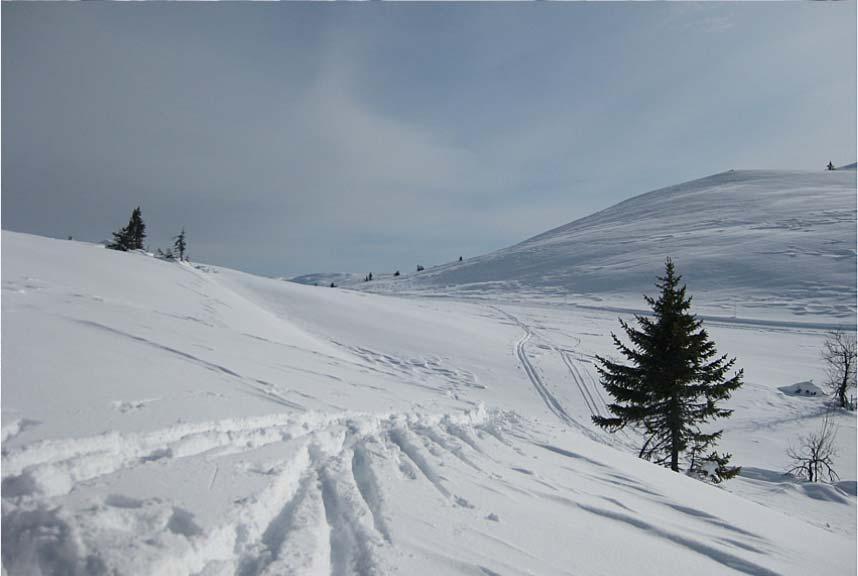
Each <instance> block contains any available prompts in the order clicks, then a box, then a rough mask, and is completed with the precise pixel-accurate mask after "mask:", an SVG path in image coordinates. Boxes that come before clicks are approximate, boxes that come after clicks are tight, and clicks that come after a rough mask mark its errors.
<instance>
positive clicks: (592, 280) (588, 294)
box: [357, 168, 856, 324]
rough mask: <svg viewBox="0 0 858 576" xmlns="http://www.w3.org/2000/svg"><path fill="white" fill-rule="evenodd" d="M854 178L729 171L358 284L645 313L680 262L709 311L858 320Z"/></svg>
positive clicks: (848, 172)
mask: <svg viewBox="0 0 858 576" xmlns="http://www.w3.org/2000/svg"><path fill="white" fill-rule="evenodd" d="M855 222H856V172H855V170H854V168H853V169H845V170H836V171H831V172H829V171H820V172H784V171H747V170H742V171H730V172H724V173H722V174H716V175H714V176H710V177H708V178H702V179H700V180H695V181H692V182H686V183H683V184H679V185H676V186H671V187H668V188H663V189H661V190H656V191H654V192H650V193H647V194H642V195H640V196H635V197H633V198H631V199H629V200H627V201H625V202H621V203H620V204H617V205H615V206H612V207H610V208H608V209H606V210H603V211H601V212H598V213H596V214H593V215H591V216H588V217H586V218H582V219H580V220H576V221H574V222H571V223H570V224H566V225H565V226H561V227H559V228H555V229H554V230H550V231H548V232H545V233H543V234H540V235H538V236H535V237H533V238H531V239H529V240H526V241H524V242H522V243H520V244H516V245H515V246H512V247H510V248H505V249H503V250H498V251H497V252H493V253H491V254H488V255H485V256H479V257H475V258H471V259H469V260H465V261H464V262H462V263H458V262H457V263H452V264H447V265H443V266H438V267H434V268H427V269H426V270H425V271H424V272H421V273H419V274H412V273H409V274H408V275H407V276H406V277H401V278H397V279H387V280H383V281H380V282H379V281H376V282H372V283H367V284H366V285H363V283H359V284H357V287H360V288H367V289H370V290H382V291H388V290H389V291H398V292H402V291H419V292H421V293H433V292H434V293H439V294H444V295H451V294H455V295H457V296H470V297H486V296H492V295H494V296H498V295H502V296H506V297H509V296H511V295H514V294H519V295H525V296H526V297H528V298H529V299H533V298H547V299H554V300H557V299H561V300H562V299H566V300H567V301H569V302H578V303H585V304H594V303H595V304H602V305H614V306H625V307H631V308H639V307H640V302H641V298H640V295H641V293H642V292H649V291H651V286H652V283H653V280H654V275H655V274H656V273H657V272H658V271H659V270H660V269H661V267H662V265H663V262H664V259H665V257H667V256H670V257H672V258H673V259H674V260H675V261H676V263H677V265H678V268H679V271H680V272H681V273H682V274H683V275H684V276H685V278H686V280H687V282H688V284H689V288H690V290H691V292H692V293H693V294H695V295H696V298H697V303H698V305H699V306H702V307H703V308H702V309H701V311H703V312H705V313H708V314H715V315H723V316H733V315H737V316H740V317H744V318H780V319H782V320H783V319H785V318H792V319H794V320H798V321H801V320H805V321H808V322H813V321H816V322H822V321H826V320H827V321H829V322H830V323H833V324H836V323H838V322H845V323H848V324H854V317H855V312H856V309H855V299H856V291H855V277H856V256H855V248H856V228H855Z"/></svg>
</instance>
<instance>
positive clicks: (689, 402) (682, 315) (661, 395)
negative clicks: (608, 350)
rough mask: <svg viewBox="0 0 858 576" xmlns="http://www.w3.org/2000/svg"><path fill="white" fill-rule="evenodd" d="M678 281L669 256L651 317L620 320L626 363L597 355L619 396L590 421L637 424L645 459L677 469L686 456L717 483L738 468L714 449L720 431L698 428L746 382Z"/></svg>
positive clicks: (719, 414)
mask: <svg viewBox="0 0 858 576" xmlns="http://www.w3.org/2000/svg"><path fill="white" fill-rule="evenodd" d="M680 280H681V276H679V275H678V274H677V273H676V269H675V267H674V265H673V262H672V261H671V260H670V258H668V259H667V261H666V263H665V275H664V276H663V277H660V278H659V282H658V283H657V284H656V286H657V287H658V288H659V289H660V290H661V294H660V295H659V297H658V299H654V298H651V297H649V296H644V298H645V299H646V301H647V303H648V304H649V305H650V306H651V307H652V310H653V317H652V318H649V317H646V316H636V317H635V319H636V321H637V323H638V326H639V328H634V327H632V326H629V325H628V324H627V323H626V322H624V321H622V320H620V325H621V326H622V328H623V330H624V331H625V332H626V335H627V336H628V338H629V340H630V341H631V344H630V345H626V344H624V343H623V342H621V341H620V339H619V338H617V336H616V335H614V334H611V337H612V338H613V340H614V346H616V348H617V350H619V352H620V353H621V354H622V355H623V356H624V357H625V358H626V359H627V360H628V361H629V362H630V364H629V365H626V364H622V363H619V362H613V361H611V360H608V359H606V358H603V357H601V356H597V357H596V358H597V360H598V362H599V364H600V366H597V370H598V371H599V374H600V376H601V380H602V384H603V385H604V386H605V389H606V390H607V391H608V392H609V393H610V394H611V396H612V397H613V399H614V402H613V403H612V404H610V405H609V406H608V410H609V411H610V412H611V414H612V416H610V417H604V416H594V417H593V421H594V422H595V423H596V424H598V425H599V426H601V427H603V428H605V429H608V430H610V431H616V430H619V429H621V428H623V427H624V426H627V425H630V426H637V427H640V428H641V429H642V430H643V433H644V443H643V446H642V447H641V450H640V454H639V456H640V457H641V458H645V459H647V460H650V461H653V462H655V463H657V464H660V465H662V466H669V467H670V469H671V470H674V471H677V472H678V471H679V470H680V464H681V463H680V460H684V461H685V463H687V465H688V470H689V471H690V472H692V473H694V474H698V475H701V476H708V477H710V478H712V479H713V480H714V481H715V482H720V481H721V480H726V479H729V478H732V477H733V476H735V475H736V474H738V472H739V470H740V469H739V468H738V467H731V466H729V461H730V455H729V454H724V455H721V454H718V452H717V451H716V450H715V445H716V443H717V441H718V439H719V438H720V437H721V433H722V431H721V430H718V431H714V432H704V431H703V429H702V428H701V427H702V426H703V425H705V424H707V423H709V422H711V421H713V420H716V419H718V418H725V417H727V416H729V415H730V414H732V410H727V409H725V408H719V407H718V402H719V401H721V400H726V399H727V398H729V397H730V395H731V393H732V392H733V391H734V390H736V389H737V388H738V387H739V386H741V385H742V376H743V371H742V370H739V371H738V372H735V373H733V374H732V376H729V377H728V373H729V372H730V371H731V370H732V368H733V365H734V364H735V362H736V359H735V358H732V359H730V360H728V359H727V356H726V355H723V356H716V355H717V352H716V349H715V343H714V342H712V341H711V340H710V339H709V335H708V334H707V333H706V330H704V329H703V328H702V326H703V322H702V321H701V320H700V319H698V318H697V317H696V316H695V315H693V314H691V312H690V308H691V296H686V293H685V285H684V284H683V285H681V286H680Z"/></svg>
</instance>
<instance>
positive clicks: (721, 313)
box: [2, 171, 856, 576]
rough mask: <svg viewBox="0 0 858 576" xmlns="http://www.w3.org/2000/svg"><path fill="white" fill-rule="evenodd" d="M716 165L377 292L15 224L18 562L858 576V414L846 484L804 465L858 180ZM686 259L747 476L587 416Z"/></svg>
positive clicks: (49, 568) (180, 568)
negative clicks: (624, 343)
mask: <svg viewBox="0 0 858 576" xmlns="http://www.w3.org/2000/svg"><path fill="white" fill-rule="evenodd" d="M703 182H704V181H697V182H695V183H689V184H688V185H682V186H679V187H675V188H672V189H668V191H658V192H655V193H651V194H649V195H643V196H640V197H637V198H634V199H632V200H630V201H628V202H626V203H623V204H620V205H618V206H616V207H614V208H611V209H608V210H606V211H603V212H601V213H599V214H596V215H594V216H591V217H589V218H587V219H584V220H582V221H578V222H576V223H572V224H570V225H568V226H566V227H562V228H560V229H557V230H555V231H551V232H548V233H546V234H544V235H541V236H538V237H536V238H534V239H532V240H529V241H527V242H525V243H522V244H520V245H518V246H516V247H512V248H509V249H507V250H505V251H499V252H496V253H493V254H491V255H488V256H485V257H481V258H475V259H473V260H466V261H465V262H463V263H454V264H450V265H446V266H441V267H437V268H427V270H426V271H425V273H422V275H417V274H411V273H406V274H405V275H404V276H402V277H399V278H396V279H394V278H393V277H391V276H388V275H386V274H384V273H376V277H378V278H379V280H374V281H373V282H371V283H364V282H361V281H359V280H358V279H355V278H354V277H352V279H351V280H349V278H350V277H348V276H339V277H338V279H339V280H340V281H343V282H344V283H345V284H346V285H347V286H349V287H351V288H355V289H352V290H343V289H331V288H328V287H326V286H319V287H315V286H303V285H299V284H296V283H292V282H284V281H282V280H274V279H266V278H261V277H257V276H252V275H248V274H244V273H241V272H237V271H233V270H228V269H224V268H219V267H215V266H207V265H199V264H187V263H176V262H166V261H161V260H157V259H155V258H152V257H150V256H148V255H146V254H143V253H118V252H112V251H109V250H104V249H103V248H101V247H100V246H96V245H92V244H86V243H80V242H74V241H59V240H51V239H46V238H41V237H36V236H29V235H25V234H17V233H11V232H6V231H4V232H3V235H2V435H3V443H2V446H3V450H2V562H3V571H4V573H5V574H9V575H10V576H14V575H19V574H134V575H136V574H177V575H178V574H181V575H190V574H200V575H214V574H240V575H243V576H245V575H261V574H337V575H340V574H361V575H366V574H394V573H396V574H409V575H410V574H416V575H419V574H432V575H433V576H434V575H436V574H472V575H482V576H493V575H504V576H506V575H514V574H574V575H586V574H593V575H595V574H628V573H634V574H639V575H648V574H653V575H655V574H659V575H661V574H683V573H694V574H750V575H758V576H759V575H765V576H768V575H774V574H801V575H806V574H854V573H855V571H856V544H855V538H856V493H855V492H856V488H855V486H856V483H855V480H856V472H855V470H856V424H855V423H856V419H855V416H854V414H845V413H837V414H836V415H835V422H836V424H837V426H838V429H839V433H838V440H837V442H838V448H839V455H838V460H837V463H838V465H837V470H838V472H839V473H840V476H841V480H842V481H841V482H839V483H836V484H815V485H810V484H805V483H801V482H798V481H795V480H794V479H791V478H789V477H787V476H784V474H783V472H784V471H785V470H786V468H787V466H788V460H787V457H786V449H787V447H788V446H789V445H790V444H791V443H795V442H796V441H797V437H798V436H799V435H800V434H803V433H807V432H809V431H811V430H813V429H815V427H816V426H817V425H818V423H819V421H820V419H821V418H822V415H823V413H824V412H825V409H826V407H825V399H824V398H822V397H820V396H807V395H805V396H802V395H797V394H794V393H791V392H790V390H792V389H790V388H788V387H789V386H790V385H792V384H795V383H799V382H802V383H803V382H806V381H808V380H813V381H814V382H816V383H817V384H819V383H820V382H821V381H822V380H823V366H822V364H821V362H820V360H819V350H820V348H821V345H822V342H823V340H824V336H825V329H826V328H827V327H830V326H835V325H844V326H845V327H846V328H847V329H850V330H854V320H855V317H854V316H855V266H856V263H855V221H856V220H855V172H854V171H853V172H840V173H837V172H835V173H832V174H828V173H826V174H807V173H756V172H754V173H728V174H726V175H719V176H717V177H712V179H708V183H706V184H705V185H704V183H703ZM743 187H744V188H743ZM743 190H744V191H743ZM801 190H804V191H805V193H804V196H803V195H802V193H801ZM751 192H753V195H754V198H752V199H749V194H751ZM703 196H706V197H707V198H706V201H703V200H702V197H703ZM802 199H803V200H802ZM763 200H765V203H766V204H768V208H767V209H763ZM737 204H738V206H737ZM761 221H765V222H768V225H767V226H761V225H760V222H761ZM668 224H669V225H670V226H668ZM668 227H669V228H671V229H672V230H673V232H672V233H671V234H672V236H671V237H669V238H668V237H666V233H665V231H664V229H665V228H668ZM625 240H628V242H627V243H626V244H624V245H623V246H624V247H622V248H621V247H618V246H617V242H620V241H623V242H625ZM667 255H671V256H673V257H674V258H675V259H676V260H677V263H678V265H679V269H680V272H682V273H684V274H685V275H686V279H687V281H688V283H689V288H690V290H691V292H692V293H693V294H694V295H695V305H696V306H698V307H699V310H700V311H702V312H703V313H704V314H705V315H706V316H707V318H709V320H708V321H707V328H708V329H709V330H710V333H711V334H712V335H713V337H714V339H715V340H716V342H717V343H718V346H719V350H720V351H721V352H724V353H727V354H730V355H735V356H737V357H738V365H739V366H740V367H742V368H744V369H745V381H746V384H745V386H744V387H743V388H741V389H740V390H739V391H738V392H737V393H736V394H735V395H734V397H733V398H732V399H731V400H730V402H729V405H730V406H731V407H732V408H734V409H735V414H734V415H733V417H732V418H731V419H729V420H727V421H724V423H723V426H724V428H725V435H724V438H723V440H722V447H723V448H724V449H726V450H727V451H729V452H732V453H733V455H734V461H735V462H736V463H737V464H739V465H742V466H743V467H744V471H743V474H742V476H740V477H739V478H737V479H735V480H733V481H730V482H729V483H726V484H725V485H723V486H712V485H708V484H705V483H702V482H700V481H697V480H694V479H691V478H688V477H685V476H683V475H680V474H675V473H672V472H670V471H667V470H665V469H662V468H660V467H657V466H654V465H652V464H649V463H647V462H644V461H642V460H639V459H638V458H636V450H635V447H636V446H637V445H638V441H639V438H638V437H637V435H636V433H635V432H634V431H626V432H622V433H618V434H614V435H611V434H607V433H605V432H603V431H601V430H599V429H597V428H595V427H594V426H593V425H592V423H591V421H590V418H591V416H592V415H593V414H604V413H605V405H606V402H608V401H609V398H607V396H606V394H605V392H604V390H603V389H602V387H601V386H600V385H599V383H598V377H597V374H596V372H595V369H594V364H593V362H594V358H593V357H594V355H595V354H602V355H610V354H613V352H614V351H613V349H612V348H611V345H610V337H609V334H610V332H611V331H616V330H617V329H618V325H617V316H622V317H624V318H627V319H628V318H629V317H630V314H629V312H628V310H640V309H642V304H641V298H640V292H648V293H653V289H652V288H651V285H652V282H653V280H654V277H655V276H656V275H657V274H658V273H659V272H660V270H661V265H662V262H663V259H664V257H665V256H667ZM599 261H601V262H602V264H601V268H600V267H599V266H600V265H597V262H599ZM749 263H750V264H749ZM725 271H726V274H725V273H723V272H725ZM315 278H316V279H315V280H314V282H319V283H327V284H329V283H330V282H329V281H328V282H325V279H326V277H325V276H316V277H315ZM719 278H720V280H719ZM564 286H566V287H567V289H568V292H569V294H568V295H567V294H563V287H564ZM371 291H376V292H385V294H375V293H372V292H371ZM781 388H784V390H782V389H781Z"/></svg>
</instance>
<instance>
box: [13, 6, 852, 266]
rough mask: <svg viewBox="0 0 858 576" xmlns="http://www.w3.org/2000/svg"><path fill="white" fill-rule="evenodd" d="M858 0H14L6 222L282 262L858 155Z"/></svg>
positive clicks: (385, 256)
mask: <svg viewBox="0 0 858 576" xmlns="http://www.w3.org/2000/svg"><path fill="white" fill-rule="evenodd" d="M855 18H856V4H855V3H854V2H838V3H779V2H773V3H712V4H699V3H654V4H645V3H538V4H495V3H491V4H434V3H420V4H405V3H401V4H390V3H371V4H309V3H298V4H269V3H226V4H210V3H190V4H166V3H154V4H147V3H117V4H102V3H73V4H72V3H69V4H60V3H8V2H5V3H3V4H2V33H3V37H2V59H3V62H2V64H3V72H2V106H3V108H2V111H3V117H2V121H3V122H2V146H3V147H2V164H3V166H2V168H3V173H2V178H3V181H2V184H3V188H2V224H3V228H4V229H10V230H17V231H24V232H33V233H37V234H44V235H49V236H56V237H63V238H64V237H66V236H68V235H73V236H74V237H75V238H78V239H82V240H92V241H98V240H102V239H105V238H108V237H109V236H110V233H111V232H112V231H113V230H115V229H116V228H118V227H119V226H121V225H123V224H124V223H125V222H126V221H127V218H128V215H129V214H130V211H131V209H132V208H133V207H134V206H137V205H138V204H139V205H141V206H142V208H143V215H144V218H145V219H146V221H147V224H148V226H149V232H150V238H149V240H150V244H151V248H152V249H154V248H156V247H158V246H166V245H167V243H168V241H169V237H170V236H172V235H174V234H176V233H177V232H178V230H179V229H180V228H181V227H182V226H184V227H185V228H186V230H187V233H188V242H189V250H190V255H191V257H192V258H193V259H195V260H198V261H207V262H211V263H216V264H222V265H226V266H232V267H236V268H240V269H243V270H247V271H251V272H256V273H261V274H266V275H273V276H281V275H294V274H300V273H306V272H315V271H358V272H368V271H375V272H381V271H389V270H394V269H403V270H409V269H411V268H412V267H413V266H414V265H415V264H417V263H422V264H424V265H431V264H436V263H442V262H445V261H449V260H452V259H454V258H457V257H458V256H459V255H463V256H465V257H468V256H474V255H478V254H481V253H484V252H487V251H490V250H494V249H497V248H501V247H504V246H507V245H509V244H513V243H516V242H518V241H520V240H524V239H525V238H527V237H529V236H532V235H535V234H538V233H540V232H542V231H544V230H547V229H549V228H552V227H555V226H558V225H561V224H564V223H566V222H569V221H572V220H574V219H576V218H579V217H582V216H586V215H587V214H590V213H592V212H594V211H596V210H600V209H602V208H606V207H608V206H610V205H612V204H615V203H616V202H618V201H621V200H623V199H626V198H628V197H631V196H635V195H637V194H640V193H643V192H647V191H649V190H652V189H655V188H659V187H662V186H668V185H671V184H676V183H678V182H682V181H685V180H690V179H694V178H698V177H702V176H706V175H709V174H712V173H716V172H720V171H723V170H727V169H730V168H784V169H808V170H819V169H822V167H823V166H824V165H825V163H827V162H828V161H829V160H832V161H834V163H835V164H846V163H850V162H854V161H855V159H856V132H855V130H856V32H855Z"/></svg>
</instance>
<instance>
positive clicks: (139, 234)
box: [128, 206, 146, 250]
mask: <svg viewBox="0 0 858 576" xmlns="http://www.w3.org/2000/svg"><path fill="white" fill-rule="evenodd" d="M128 231H129V232H130V233H131V249H132V250H142V249H143V239H144V238H146V224H145V223H144V222H143V214H142V213H141V211H140V206H138V207H137V208H135V209H134V211H133V212H131V220H130V221H129V222H128Z"/></svg>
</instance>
